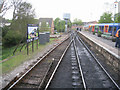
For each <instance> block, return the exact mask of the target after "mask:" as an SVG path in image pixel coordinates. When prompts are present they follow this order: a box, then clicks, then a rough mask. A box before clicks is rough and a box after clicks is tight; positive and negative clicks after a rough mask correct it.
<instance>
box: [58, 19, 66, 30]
mask: <svg viewBox="0 0 120 90" xmlns="http://www.w3.org/2000/svg"><path fill="white" fill-rule="evenodd" d="M58 31H59V32H64V31H65V21H64V20H61V21H60V23H59V30H58Z"/></svg>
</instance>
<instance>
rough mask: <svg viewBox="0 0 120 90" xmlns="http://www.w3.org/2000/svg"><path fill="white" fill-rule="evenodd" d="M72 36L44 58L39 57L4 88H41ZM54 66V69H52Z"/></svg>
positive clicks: (8, 89)
mask: <svg viewBox="0 0 120 90" xmlns="http://www.w3.org/2000/svg"><path fill="white" fill-rule="evenodd" d="M69 42H70V38H67V39H66V40H65V41H63V42H62V43H61V44H59V45H58V46H56V47H55V48H53V49H52V50H50V51H49V52H48V53H47V54H46V55H44V56H43V57H42V58H38V59H37V60H38V62H36V63H35V64H34V65H33V66H32V67H31V68H30V69H29V70H28V71H26V73H24V74H23V75H22V76H20V77H19V78H16V79H15V80H13V81H12V82H10V83H9V84H8V85H7V86H6V87H5V88H4V90H6V89H7V90H10V89H17V88H36V89H37V88H38V89H39V88H41V86H42V84H43V83H44V79H45V78H46V76H47V75H48V72H49V71H50V70H51V72H52V70H53V69H54V67H55V66H56V64H57V63H58V62H59V60H60V58H61V56H62V54H63V52H64V50H65V48H66V47H67V46H68V43H69ZM51 68H52V69H51Z"/></svg>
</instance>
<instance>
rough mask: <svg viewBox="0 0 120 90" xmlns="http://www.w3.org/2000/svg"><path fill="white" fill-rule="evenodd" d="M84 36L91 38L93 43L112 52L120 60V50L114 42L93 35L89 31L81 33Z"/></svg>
mask: <svg viewBox="0 0 120 90" xmlns="http://www.w3.org/2000/svg"><path fill="white" fill-rule="evenodd" d="M79 33H81V34H82V35H84V36H85V37H87V38H89V39H90V40H91V41H93V42H95V43H96V44H98V45H99V46H101V47H103V48H104V49H105V50H106V51H108V52H110V53H111V54H113V55H114V56H116V57H118V58H120V50H119V49H118V48H116V47H115V42H112V40H108V39H105V38H102V37H98V36H97V35H93V34H92V32H89V31H84V30H83V31H80V32H79Z"/></svg>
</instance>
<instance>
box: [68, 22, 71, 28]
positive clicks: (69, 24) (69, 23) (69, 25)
mask: <svg viewBox="0 0 120 90" xmlns="http://www.w3.org/2000/svg"><path fill="white" fill-rule="evenodd" d="M71 27H72V23H71V21H70V20H68V28H71Z"/></svg>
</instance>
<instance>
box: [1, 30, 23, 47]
mask: <svg viewBox="0 0 120 90" xmlns="http://www.w3.org/2000/svg"><path fill="white" fill-rule="evenodd" d="M20 40H21V35H20V34H19V33H18V32H16V31H15V32H14V31H11V30H10V31H8V32H7V34H6V35H5V37H4V38H3V46H4V47H11V46H14V45H17V44H18V43H19V42H20Z"/></svg>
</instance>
